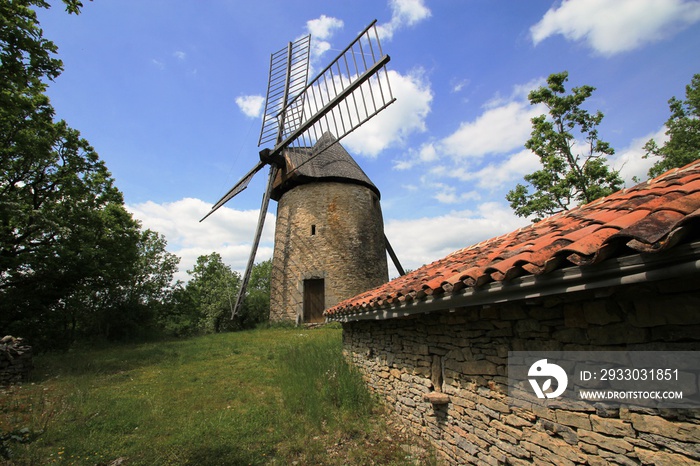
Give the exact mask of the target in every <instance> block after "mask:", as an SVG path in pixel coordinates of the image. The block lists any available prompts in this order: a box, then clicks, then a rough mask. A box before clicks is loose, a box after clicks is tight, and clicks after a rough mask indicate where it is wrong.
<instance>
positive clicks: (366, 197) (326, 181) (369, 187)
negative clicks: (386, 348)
mask: <svg viewBox="0 0 700 466" xmlns="http://www.w3.org/2000/svg"><path fill="white" fill-rule="evenodd" d="M317 145H323V146H328V148H327V149H326V150H324V151H323V152H322V153H320V154H319V155H318V156H316V157H314V158H312V159H309V154H308V153H309V152H310V151H313V149H293V150H288V151H286V152H285V155H284V156H285V162H286V163H285V167H284V168H283V169H282V170H280V171H279V174H278V176H277V178H276V179H275V181H274V183H273V189H272V199H274V200H276V201H277V203H278V204H277V223H276V227H275V250H274V256H273V259H272V276H271V278H270V287H271V290H270V320H273V321H280V320H294V321H296V322H304V323H313V322H321V321H323V310H324V309H325V308H326V307H329V306H333V305H335V304H337V303H339V302H340V301H342V300H344V299H347V298H351V297H352V296H355V295H357V294H359V293H362V292H363V291H366V290H369V289H371V288H374V287H376V286H379V285H381V284H382V283H385V282H387V281H388V279H389V274H388V269H387V260H386V247H387V246H386V240H385V236H384V224H383V220H382V210H381V207H380V204H379V199H380V194H379V190H378V189H377V187H376V186H375V185H374V184H373V183H372V181H370V179H369V178H368V177H367V175H366V174H365V173H364V172H363V171H362V169H361V168H360V167H359V166H358V165H357V163H356V162H355V161H354V160H353V158H352V157H351V156H350V154H348V152H347V151H346V150H345V149H344V148H343V146H341V145H340V143H338V142H337V141H335V138H334V137H333V136H332V135H331V134H330V133H325V134H324V135H323V136H322V137H321V139H320V140H319V142H318V143H317Z"/></svg>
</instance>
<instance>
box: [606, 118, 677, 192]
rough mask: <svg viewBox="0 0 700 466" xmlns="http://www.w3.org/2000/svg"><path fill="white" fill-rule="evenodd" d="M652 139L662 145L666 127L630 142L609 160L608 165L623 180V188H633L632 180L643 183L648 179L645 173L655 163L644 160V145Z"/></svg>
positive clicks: (666, 138) (664, 140) (652, 160)
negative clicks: (618, 173)
mask: <svg viewBox="0 0 700 466" xmlns="http://www.w3.org/2000/svg"><path fill="white" fill-rule="evenodd" d="M652 138H653V139H654V140H655V141H656V142H657V143H658V144H659V145H663V144H664V143H665V142H666V141H667V140H668V136H667V135H666V127H665V126H664V127H662V128H661V129H659V130H658V131H656V132H655V133H652V134H648V135H646V136H642V137H641V138H638V139H635V140H633V141H632V142H630V144H629V146H627V147H626V148H624V149H622V150H620V151H617V152H616V153H615V155H613V156H612V157H610V158H609V165H610V166H611V167H612V168H614V169H616V170H620V176H621V177H622V179H623V180H625V186H633V185H635V184H636V182H635V181H634V179H633V178H635V177H636V178H637V179H638V180H639V181H645V180H647V179H648V178H649V176H648V175H647V172H648V171H649V169H650V168H651V166H652V165H653V164H654V163H655V162H656V159H655V158H654V157H650V158H648V159H645V158H644V154H645V152H644V144H646V143H647V141H648V140H649V139H652Z"/></svg>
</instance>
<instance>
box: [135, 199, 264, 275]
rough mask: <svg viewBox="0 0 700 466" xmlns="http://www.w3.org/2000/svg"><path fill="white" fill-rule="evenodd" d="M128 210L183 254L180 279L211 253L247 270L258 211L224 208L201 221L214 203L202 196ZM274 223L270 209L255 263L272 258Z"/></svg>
mask: <svg viewBox="0 0 700 466" xmlns="http://www.w3.org/2000/svg"><path fill="white" fill-rule="evenodd" d="M127 209H128V210H129V211H130V212H131V213H132V214H133V215H134V217H135V218H137V219H138V220H140V221H141V222H142V224H143V227H144V228H150V229H152V230H154V231H157V232H158V233H161V234H163V235H164V236H165V239H166V240H167V242H168V247H167V249H168V251H169V252H171V253H173V254H175V255H177V256H179V257H181V259H182V260H181V261H180V266H179V272H178V273H177V275H176V278H177V279H180V280H186V279H187V273H186V271H187V270H189V269H192V267H193V266H194V264H195V262H196V260H197V257H199V256H200V255H204V254H211V253H212V252H218V253H219V254H221V256H222V258H223V260H224V262H225V263H226V264H228V265H230V266H231V267H232V268H233V269H234V270H238V271H239V272H242V271H243V270H244V269H245V266H246V263H247V261H248V256H249V255H250V249H251V246H252V241H253V236H254V234H255V228H256V226H257V223H258V211H257V210H245V211H241V210H234V209H230V208H228V207H222V208H220V209H219V210H217V211H216V213H214V214H213V215H211V216H210V217H208V218H207V219H206V220H205V221H204V222H201V223H200V222H199V220H200V219H201V218H202V217H203V216H204V215H205V214H206V213H208V212H209V210H210V209H211V204H209V203H206V202H204V201H202V200H200V199H193V198H185V199H181V200H179V201H175V202H165V203H162V204H158V203H155V202H152V201H148V202H144V203H141V204H135V205H127ZM274 224H275V218H274V215H273V214H272V213H270V212H268V213H267V216H266V219H265V228H264V229H263V235H262V238H261V247H260V248H259V249H258V253H257V255H256V259H255V261H256V262H260V261H264V260H267V259H269V258H270V257H272V242H273V239H274Z"/></svg>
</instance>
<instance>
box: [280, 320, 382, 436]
mask: <svg viewBox="0 0 700 466" xmlns="http://www.w3.org/2000/svg"><path fill="white" fill-rule="evenodd" d="M308 337H309V334H308V333H298V334H296V335H295V337H294V340H295V341H294V342H293V343H294V344H291V345H289V346H288V347H287V348H285V349H284V350H283V351H282V352H281V355H280V358H279V365H280V370H279V374H280V389H281V391H282V396H283V398H284V401H285V407H286V409H288V410H289V411H290V413H292V414H293V415H301V414H303V415H304V417H305V420H306V421H307V422H309V423H311V424H313V425H314V426H315V427H317V428H324V427H328V428H329V429H333V428H335V427H337V426H338V425H342V424H344V423H346V422H348V421H349V420H351V419H360V420H363V419H365V418H366V416H368V415H369V414H370V413H371V411H372V408H373V406H374V404H373V401H374V400H373V399H372V397H371V396H370V394H369V392H368V391H367V388H366V387H365V385H364V383H363V382H362V378H361V376H360V374H359V373H358V371H357V370H356V369H355V368H354V367H352V366H350V365H349V364H348V363H347V362H346V361H345V360H344V359H343V355H342V350H341V346H340V345H339V344H338V341H337V339H336V338H335V335H334V334H332V333H326V334H324V335H323V336H322V337H321V338H313V339H310V338H308Z"/></svg>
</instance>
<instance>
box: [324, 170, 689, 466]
mask: <svg viewBox="0 0 700 466" xmlns="http://www.w3.org/2000/svg"><path fill="white" fill-rule="evenodd" d="M326 315H327V317H328V318H329V319H330V320H335V321H340V322H342V323H343V346H344V352H345V354H346V356H347V357H348V358H349V359H350V360H351V361H352V362H353V363H354V364H356V365H357V367H358V368H359V369H360V370H361V372H362V373H363V374H364V377H365V379H366V381H367V382H368V384H369V386H370V387H371V388H372V389H373V390H374V391H375V392H377V393H378V394H380V395H381V396H382V397H383V398H384V399H385V400H386V402H387V403H388V404H389V406H391V407H392V408H393V410H395V412H396V413H398V415H399V416H400V418H401V419H402V421H403V422H404V424H405V425H406V426H407V427H408V428H409V429H410V430H411V431H413V432H414V433H416V434H418V435H421V436H423V437H426V438H427V439H429V440H430V441H431V443H432V444H433V445H434V446H435V448H436V449H437V451H439V452H440V453H441V454H442V456H443V457H444V458H445V460H446V461H447V462H448V463H451V464H492V465H497V464H516V465H531V464H555V465H576V464H589V465H604V464H618V465H640V464H641V465H646V464H659V465H680V464H700V409H699V408H697V407H696V408H694V409H687V408H684V407H683V405H681V407H680V408H675V407H674V408H663V409H660V408H654V407H651V408H650V407H640V406H639V405H638V404H635V403H632V402H630V403H625V402H621V403H618V404H609V403H607V404H606V403H602V404H601V403H567V402H563V401H557V400H555V399H551V400H549V399H548V400H546V401H543V402H541V403H536V402H531V401H527V400H526V399H524V398H521V397H520V395H519V392H518V391H516V390H512V389H511V387H510V386H509V385H508V382H509V380H508V375H509V374H508V371H509V358H510V357H511V356H512V352H516V351H586V352H590V351H603V350H605V351H615V352H617V353H615V355H618V354H619V355H620V357H622V358H631V357H633V356H634V354H633V353H632V352H639V351H671V350H673V351H688V352H697V351H700V161H699V162H694V163H692V164H690V165H688V166H686V167H684V168H682V169H674V170H672V171H670V172H667V173H665V174H664V175H662V176H660V177H657V178H655V179H653V180H650V181H648V182H645V183H642V184H639V185H637V186H635V187H632V188H629V189H625V190H622V191H619V192H617V193H615V194H612V195H610V196H608V197H605V198H602V199H599V200H597V201H594V202H592V203H590V204H588V205H585V206H581V207H579V208H575V209H572V210H570V211H567V212H563V213H560V214H557V215H555V216H553V217H550V218H547V219H545V220H543V221H541V222H539V223H536V224H533V225H530V226H528V227H525V228H522V229H520V230H517V231H514V232H512V233H509V234H506V235H503V236H500V237H496V238H493V239H490V240H487V241H484V242H482V243H479V244H476V245H473V246H470V247H467V248H464V249H461V250H459V251H456V252H454V253H452V254H450V255H449V256H447V257H445V258H444V259H441V260H438V261H436V262H434V263H432V264H429V265H427V266H424V267H422V268H420V269H417V270H415V271H413V272H412V273H410V274H408V275H406V276H404V277H400V278H398V279H395V280H393V281H391V282H389V283H387V284H385V285H382V286H380V287H378V288H375V289H373V290H370V291H368V292H366V293H363V294H360V295H358V296H355V297H353V298H351V299H349V300H346V301H344V302H342V303H339V304H338V305H337V306H334V307H332V308H330V309H328V310H327V311H326ZM598 354H600V353H598ZM684 354H693V355H694V354H696V353H684ZM696 366H697V365H696ZM684 370H686V371H688V372H689V374H690V377H691V379H692V378H693V377H694V379H692V380H694V383H695V389H696V390H697V380H698V371H699V370H700V367H686V368H685V369H684ZM691 391H692V390H691ZM688 393H690V392H687V393H686V394H688ZM695 397H696V398H697V391H696V393H695Z"/></svg>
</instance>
